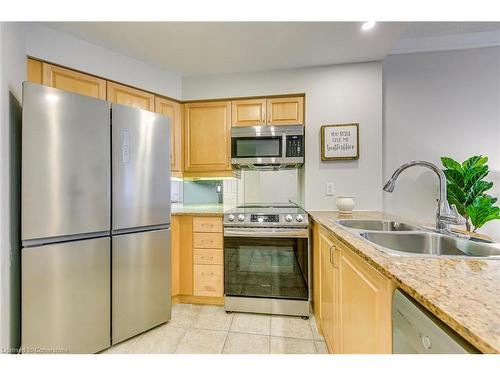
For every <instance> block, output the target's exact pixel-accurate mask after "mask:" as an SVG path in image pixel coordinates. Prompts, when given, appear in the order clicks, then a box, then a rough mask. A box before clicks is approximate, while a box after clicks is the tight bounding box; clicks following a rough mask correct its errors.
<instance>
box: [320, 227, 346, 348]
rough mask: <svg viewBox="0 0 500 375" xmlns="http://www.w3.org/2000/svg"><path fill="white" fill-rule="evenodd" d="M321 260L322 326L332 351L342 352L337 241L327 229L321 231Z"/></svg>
mask: <svg viewBox="0 0 500 375" xmlns="http://www.w3.org/2000/svg"><path fill="white" fill-rule="evenodd" d="M319 248H320V256H321V258H320V262H321V271H320V274H321V290H320V298H321V328H322V332H323V336H324V337H325V341H326V344H327V347H328V350H329V351H330V353H340V352H341V344H342V343H341V336H340V333H341V331H340V305H339V282H340V280H339V269H338V258H339V257H338V252H337V251H336V250H337V249H336V246H335V241H334V239H333V238H332V236H331V235H329V234H328V233H327V231H326V229H324V228H321V229H320V231H319Z"/></svg>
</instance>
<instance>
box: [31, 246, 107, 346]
mask: <svg viewBox="0 0 500 375" xmlns="http://www.w3.org/2000/svg"><path fill="white" fill-rule="evenodd" d="M110 277H111V275H110V238H109V237H104V238H98V239H92V240H82V241H74V242H66V243H59V244H51V245H45V246H39V247H30V248H25V249H23V250H22V322H21V324H22V329H21V331H22V348H23V350H25V351H26V352H27V353H32V352H33V353H37V352H38V353H60V352H62V353H66V352H69V353H95V352H98V351H100V350H103V349H105V348H107V347H109V345H110Z"/></svg>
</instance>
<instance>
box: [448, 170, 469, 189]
mask: <svg viewBox="0 0 500 375" xmlns="http://www.w3.org/2000/svg"><path fill="white" fill-rule="evenodd" d="M443 172H444V175H445V176H446V180H447V181H448V183H453V184H455V185H457V186H464V185H465V183H464V177H463V174H462V173H461V172H458V171H456V170H454V169H445V170H444V171H443Z"/></svg>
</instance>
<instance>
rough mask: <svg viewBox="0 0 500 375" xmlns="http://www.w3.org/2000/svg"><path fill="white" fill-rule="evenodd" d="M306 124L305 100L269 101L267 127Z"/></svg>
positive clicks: (277, 99) (300, 98)
mask: <svg viewBox="0 0 500 375" xmlns="http://www.w3.org/2000/svg"><path fill="white" fill-rule="evenodd" d="M298 124H301V125H303V124H304V98H303V97H302V96H294V97H288V98H274V99H267V125H298Z"/></svg>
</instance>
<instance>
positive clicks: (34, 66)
mask: <svg viewBox="0 0 500 375" xmlns="http://www.w3.org/2000/svg"><path fill="white" fill-rule="evenodd" d="M27 68H28V74H27V77H28V82H33V83H39V84H42V62H41V61H38V60H34V59H30V58H28V66H27Z"/></svg>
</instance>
